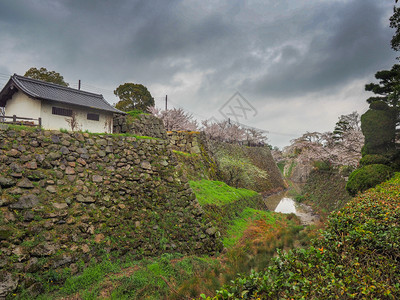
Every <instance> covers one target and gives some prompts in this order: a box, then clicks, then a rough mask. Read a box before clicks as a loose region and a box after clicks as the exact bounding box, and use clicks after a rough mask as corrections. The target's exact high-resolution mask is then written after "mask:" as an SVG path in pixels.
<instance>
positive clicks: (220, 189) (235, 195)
mask: <svg viewBox="0 0 400 300" xmlns="http://www.w3.org/2000/svg"><path fill="white" fill-rule="evenodd" d="M189 184H190V187H191V188H192V189H193V191H194V193H195V194H196V197H197V200H198V201H199V203H200V205H205V204H214V205H217V206H221V205H225V204H229V203H232V202H234V201H237V200H239V199H242V198H246V197H248V198H250V197H254V196H256V195H258V193H257V192H255V191H252V190H247V189H242V188H239V189H236V188H234V187H231V186H229V185H227V184H226V183H224V182H221V181H212V180H205V179H203V180H199V181H190V182H189Z"/></svg>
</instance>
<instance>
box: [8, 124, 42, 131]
mask: <svg viewBox="0 0 400 300" xmlns="http://www.w3.org/2000/svg"><path fill="white" fill-rule="evenodd" d="M5 124H7V126H8V130H17V131H20V130H25V131H36V130H37V129H39V127H36V126H26V125H17V124H8V123H5Z"/></svg>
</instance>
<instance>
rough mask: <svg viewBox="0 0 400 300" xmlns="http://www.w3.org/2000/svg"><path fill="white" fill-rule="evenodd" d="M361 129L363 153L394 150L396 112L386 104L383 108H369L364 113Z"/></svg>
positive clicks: (381, 152) (383, 152) (382, 152)
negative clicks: (363, 137)
mask: <svg viewBox="0 0 400 300" xmlns="http://www.w3.org/2000/svg"><path fill="white" fill-rule="evenodd" d="M381 103H383V102H381ZM361 129H362V132H363V134H364V136H365V145H364V147H363V155H366V154H387V153H390V152H392V151H393V150H394V147H395V144H394V141H395V134H396V114H395V111H394V110H393V109H389V107H388V106H387V105H386V109H385V110H382V109H380V110H376V109H369V110H368V111H367V112H366V113H364V114H363V115H362V116H361Z"/></svg>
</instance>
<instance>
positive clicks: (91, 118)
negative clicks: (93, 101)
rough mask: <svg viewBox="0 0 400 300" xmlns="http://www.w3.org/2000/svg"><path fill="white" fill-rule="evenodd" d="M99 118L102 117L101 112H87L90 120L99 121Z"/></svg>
mask: <svg viewBox="0 0 400 300" xmlns="http://www.w3.org/2000/svg"><path fill="white" fill-rule="evenodd" d="M99 118H100V116H99V114H91V113H88V114H87V119H88V120H92V121H98V120H99Z"/></svg>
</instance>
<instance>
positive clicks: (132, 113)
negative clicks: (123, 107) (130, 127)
mask: <svg viewBox="0 0 400 300" xmlns="http://www.w3.org/2000/svg"><path fill="white" fill-rule="evenodd" d="M126 113H127V114H128V115H129V116H131V117H132V118H134V119H137V118H138V117H139V116H140V115H142V114H144V112H143V111H141V110H140V109H134V110H130V111H127V112H126Z"/></svg>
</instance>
